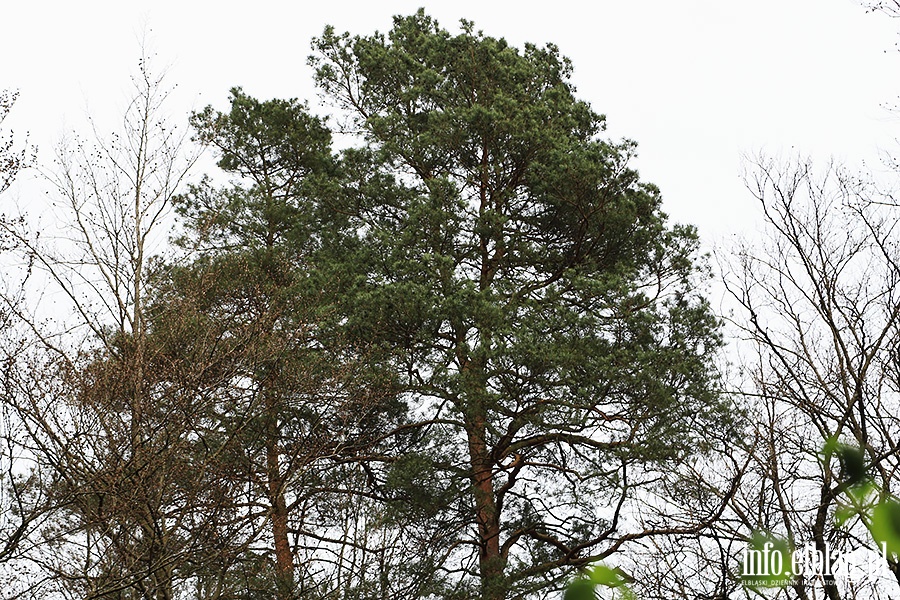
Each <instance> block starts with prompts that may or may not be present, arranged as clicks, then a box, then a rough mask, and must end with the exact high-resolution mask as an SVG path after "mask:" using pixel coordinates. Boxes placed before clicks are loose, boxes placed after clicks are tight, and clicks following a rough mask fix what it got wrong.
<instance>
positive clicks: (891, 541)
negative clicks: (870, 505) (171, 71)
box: [869, 498, 900, 555]
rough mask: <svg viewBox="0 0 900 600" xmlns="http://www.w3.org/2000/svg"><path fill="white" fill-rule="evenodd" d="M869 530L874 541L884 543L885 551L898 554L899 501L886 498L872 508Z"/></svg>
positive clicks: (899, 551) (899, 533)
mask: <svg viewBox="0 0 900 600" xmlns="http://www.w3.org/2000/svg"><path fill="white" fill-rule="evenodd" d="M869 531H870V532H871V533H872V537H873V538H874V539H875V541H876V542H877V543H878V544H879V545H881V544H884V545H885V547H886V548H887V552H889V553H891V554H894V555H900V502H897V501H896V500H894V499H893V498H888V499H886V500H882V501H881V502H879V503H878V504H877V505H876V506H875V508H874V509H873V510H872V519H871V521H870V523H869Z"/></svg>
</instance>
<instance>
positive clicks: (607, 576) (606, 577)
mask: <svg viewBox="0 0 900 600" xmlns="http://www.w3.org/2000/svg"><path fill="white" fill-rule="evenodd" d="M591 581H593V582H594V583H596V584H597V585H605V586H607V587H619V586H620V585H624V584H625V579H624V578H623V577H622V572H621V571H619V570H618V569H612V568H610V567H607V566H606V565H597V566H596V567H594V568H593V570H592V571H591Z"/></svg>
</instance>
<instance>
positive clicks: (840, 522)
mask: <svg viewBox="0 0 900 600" xmlns="http://www.w3.org/2000/svg"><path fill="white" fill-rule="evenodd" d="M857 514H858V511H857V510H856V509H855V508H853V507H852V506H841V507H840V508H838V509H837V510H836V511H834V521H835V523H836V524H837V526H838V527H843V526H844V524H846V523H847V521H849V520H850V519H852V518H853V517H855V516H856V515H857Z"/></svg>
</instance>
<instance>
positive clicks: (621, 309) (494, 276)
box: [313, 11, 723, 598]
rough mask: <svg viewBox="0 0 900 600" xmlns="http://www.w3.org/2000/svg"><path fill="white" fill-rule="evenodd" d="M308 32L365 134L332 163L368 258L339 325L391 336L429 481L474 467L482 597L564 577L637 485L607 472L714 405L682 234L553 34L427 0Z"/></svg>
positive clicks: (703, 420)
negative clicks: (452, 14) (442, 14)
mask: <svg viewBox="0 0 900 600" xmlns="http://www.w3.org/2000/svg"><path fill="white" fill-rule="evenodd" d="M314 47H315V50H316V53H317V54H316V55H315V56H314V58H313V64H314V66H315V67H316V73H317V81H318V83H319V84H320V86H321V87H322V89H323V90H324V91H325V93H326V95H327V96H328V97H330V98H331V99H332V100H333V101H334V102H335V104H337V106H338V107H339V108H340V109H342V110H343V111H344V115H342V116H346V118H347V119H349V121H350V122H351V123H353V124H354V125H355V127H357V128H358V129H359V130H360V131H361V132H362V134H363V135H364V141H365V148H364V149H361V150H353V151H350V152H348V153H345V154H344V155H343V163H342V164H343V166H344V167H345V169H346V171H345V173H346V174H347V175H348V177H350V178H351V180H350V181H348V182H347V183H346V184H345V186H346V187H345V190H346V194H345V196H344V198H343V202H344V206H345V208H346V210H347V212H348V213H349V214H350V215H351V216H350V220H351V222H353V223H354V224H355V228H356V231H357V232H358V233H359V238H360V242H361V243H360V244H359V245H358V246H356V248H357V249H358V251H357V252H355V253H354V254H353V255H352V257H351V260H352V261H353V262H354V263H356V264H359V261H362V262H363V263H364V264H365V265H366V274H365V281H364V283H363V285H362V286H361V288H359V289H358V290H357V291H356V293H355V296H354V301H353V303H352V308H351V309H350V312H349V314H348V315H347V321H346V322H347V325H348V326H349V327H350V329H351V331H353V332H354V333H355V334H356V335H360V336H365V337H366V338H367V339H371V340H375V341H376V343H378V344H379V345H380V347H382V348H385V349H386V350H387V351H388V352H389V354H390V358H389V359H388V360H390V361H391V362H392V363H394V364H395V365H396V367H397V369H398V371H397V372H398V374H399V375H400V379H399V382H398V383H399V384H400V385H401V388H402V389H403V390H404V392H405V394H406V395H407V397H408V398H409V399H410V404H411V409H412V411H411V415H410V420H411V422H410V424H409V425H408V427H410V428H413V427H417V428H419V429H421V430H427V431H428V432H429V434H428V436H422V437H421V438H420V440H421V441H424V440H426V439H427V440H429V441H428V443H429V444H432V446H431V447H439V448H440V449H441V451H442V453H443V456H442V457H441V459H440V460H436V461H434V462H433V463H431V465H430V469H434V471H433V473H434V474H433V477H434V480H435V481H438V482H450V481H458V480H459V478H460V476H461V475H462V476H463V477H464V478H466V479H468V481H469V486H468V487H460V488H459V489H458V490H457V491H456V492H454V493H455V494H456V495H455V497H452V499H451V498H450V497H448V498H447V499H446V500H445V504H444V506H443V507H441V513H442V515H443V518H452V519H454V520H455V521H456V522H457V523H458V525H457V527H459V528H460V531H463V530H464V529H465V528H466V527H467V526H468V528H469V531H470V532H471V533H472V535H475V536H477V539H478V540H479V542H478V544H477V546H479V547H481V548H482V549H481V550H478V552H477V554H478V558H477V561H478V567H477V570H473V571H474V572H471V571H466V574H467V575H472V576H475V577H476V578H478V579H479V580H480V582H481V587H482V594H483V595H484V597H485V598H500V597H505V596H506V595H507V594H510V593H512V591H513V590H518V591H519V592H520V593H524V592H523V591H522V590H527V589H529V586H531V585H538V582H539V581H540V578H541V577H551V578H557V580H558V578H560V577H561V576H562V573H563V571H562V570H561V569H559V566H560V565H561V564H564V563H565V562H566V561H567V560H576V559H577V556H578V554H579V552H590V549H592V548H596V547H598V546H601V545H602V544H603V543H604V542H605V541H606V540H607V539H608V538H609V536H610V535H611V533H612V531H613V530H614V529H615V527H613V529H612V530H610V529H609V528H608V527H607V525H606V524H604V522H603V521H602V520H601V519H597V517H596V511H597V506H604V505H608V506H614V505H615V502H616V500H617V498H618V497H619V496H620V495H630V494H632V493H639V492H638V491H637V490H638V488H639V486H637V485H635V486H634V487H631V488H625V487H623V486H622V485H621V481H620V472H619V471H620V469H623V470H624V469H626V468H629V467H631V468H634V469H635V470H636V471H638V472H639V471H641V470H642V469H645V468H652V467H651V465H665V464H666V463H668V462H670V461H677V460H680V459H682V458H683V457H684V456H686V455H689V454H690V453H692V452H695V451H697V450H698V448H701V446H702V441H701V440H702V439H703V437H704V436H703V435H702V428H703V427H716V426H718V425H719V423H721V422H722V421H723V411H722V410H721V405H720V404H719V401H718V397H717V394H716V385H715V375H714V372H713V370H712V368H711V357H712V356H713V353H714V352H715V351H716V349H717V348H718V346H719V344H720V340H719V336H718V322H717V320H716V319H715V318H714V317H713V315H712V313H711V311H710V309H709V306H708V305H707V304H706V302H705V301H704V300H703V298H702V297H701V296H700V295H699V294H698V293H697V292H696V288H697V284H698V282H699V281H700V280H701V278H702V273H701V270H700V269H699V268H698V260H697V257H696V250H697V236H696V232H694V231H693V229H691V228H690V227H680V226H674V227H673V226H669V225H668V224H667V222H666V216H665V215H664V214H663V213H662V212H661V210H660V203H661V197H660V194H659V190H657V189H656V188H655V187H654V186H652V185H650V184H647V183H643V182H641V181H640V178H639V176H638V174H637V172H635V171H634V170H633V169H631V168H629V166H628V161H629V160H630V159H631V157H632V156H633V155H634V151H635V149H634V148H635V147H634V144H633V143H631V142H621V143H614V142H610V141H608V140H604V139H602V137H601V134H602V132H603V129H604V122H605V118H604V117H603V116H602V115H599V114H597V113H595V112H594V111H593V110H592V109H591V107H590V106H589V105H588V104H587V103H586V102H584V101H582V100H579V99H577V98H576V97H575V94H574V88H573V86H572V85H571V83H570V82H569V77H570V75H571V65H570V63H569V61H568V60H567V59H565V58H564V57H562V56H561V55H560V53H559V50H558V49H557V48H556V47H555V46H552V45H548V46H546V47H543V48H540V47H537V46H534V45H526V46H525V47H524V49H523V50H519V49H516V48H514V47H511V46H510V45H509V44H508V43H507V42H506V41H505V40H503V39H497V38H492V37H489V36H486V35H484V34H483V33H481V32H478V31H476V30H475V28H474V26H473V25H472V24H471V23H467V22H464V23H463V26H462V32H461V33H459V34H451V33H450V32H448V31H447V30H445V29H443V28H441V27H440V26H439V25H438V23H437V22H436V21H434V20H433V19H431V18H430V17H428V16H426V15H425V14H424V12H423V11H419V13H417V14H416V15H412V16H409V17H398V18H396V19H395V21H394V27H393V28H392V29H391V31H390V32H388V33H387V34H375V35H372V36H356V37H351V36H350V35H349V34H344V35H338V34H336V33H335V32H334V30H332V29H326V31H325V33H324V35H323V36H322V37H321V38H319V39H318V40H316V41H315V43H314ZM348 270H349V268H348ZM410 451H412V452H415V450H412V449H411V450H410ZM398 464H402V463H398ZM398 468H399V467H398ZM392 476H393V477H396V476H397V475H396V473H395V474H394V475H392ZM569 477H573V478H575V479H578V480H579V482H580V483H579V485H578V486H577V488H578V489H577V492H576V490H575V489H574V487H575V486H571V487H570V486H569V485H568V483H567V480H568V478H569ZM530 481H541V482H547V488H548V489H547V491H546V494H547V495H551V496H553V497H554V499H555V501H556V502H557V506H558V507H562V506H567V507H569V508H567V509H566V511H568V512H570V513H571V512H572V511H575V512H576V514H578V515H579V516H578V518H577V519H574V520H572V519H571V518H570V517H569V516H566V515H564V514H563V513H564V512H566V511H563V510H562V509H561V508H560V510H559V511H556V510H549V511H548V509H547V504H546V503H544V502H543V498H542V497H541V494H539V493H537V492H536V491H534V487H533V486H532V487H531V488H529V483H528V482H530ZM448 487H449V486H448ZM451 489H454V488H452V487H451ZM461 508H463V509H464V510H463V511H461V510H460V509H461ZM501 545H506V547H505V549H504V550H503V551H502V552H501V549H500V546H501ZM576 548H579V550H576ZM565 557H568V558H565ZM459 560H461V561H462V562H463V563H465V562H466V560H467V559H463V558H462V557H460V558H459ZM447 568H448V569H451V570H453V569H456V567H454V566H453V565H451V564H449V563H448V566H447Z"/></svg>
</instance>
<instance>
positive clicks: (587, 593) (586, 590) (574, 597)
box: [563, 578, 595, 600]
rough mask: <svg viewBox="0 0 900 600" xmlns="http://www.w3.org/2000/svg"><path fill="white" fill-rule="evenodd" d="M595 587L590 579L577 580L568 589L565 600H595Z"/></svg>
mask: <svg viewBox="0 0 900 600" xmlns="http://www.w3.org/2000/svg"><path fill="white" fill-rule="evenodd" d="M594 586H595V584H594V582H593V581H591V580H590V579H582V578H579V579H576V580H575V581H573V582H572V583H570V584H569V586H568V587H567V588H566V593H565V594H564V595H563V600H594V599H595V596H594Z"/></svg>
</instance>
